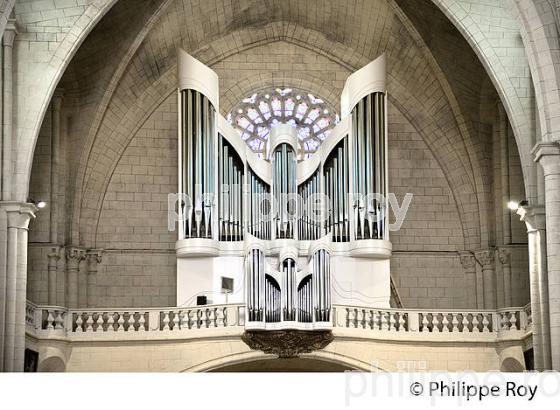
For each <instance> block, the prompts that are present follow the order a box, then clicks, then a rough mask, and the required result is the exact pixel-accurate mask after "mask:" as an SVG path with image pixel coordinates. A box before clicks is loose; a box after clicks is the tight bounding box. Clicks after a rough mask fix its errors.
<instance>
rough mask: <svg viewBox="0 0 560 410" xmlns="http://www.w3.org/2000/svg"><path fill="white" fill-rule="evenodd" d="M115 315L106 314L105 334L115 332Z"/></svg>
mask: <svg viewBox="0 0 560 410" xmlns="http://www.w3.org/2000/svg"><path fill="white" fill-rule="evenodd" d="M114 325H115V313H114V312H112V313H108V317H107V332H114V331H115V326H114Z"/></svg>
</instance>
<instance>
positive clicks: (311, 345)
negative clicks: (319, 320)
mask: <svg viewBox="0 0 560 410" xmlns="http://www.w3.org/2000/svg"><path fill="white" fill-rule="evenodd" d="M241 339H242V340H243V341H244V342H245V343H246V344H247V346H249V347H250V348H251V349H253V350H262V351H263V352H264V353H268V354H276V355H278V357H280V358H282V359H287V358H291V357H297V356H298V355H300V354H302V353H311V352H313V351H315V350H321V349H324V348H325V347H326V346H327V345H328V344H329V343H330V342H332V341H333V339H334V337H333V335H332V332H331V331H329V330H325V331H303V330H272V331H253V330H249V331H246V332H245V333H243V336H241Z"/></svg>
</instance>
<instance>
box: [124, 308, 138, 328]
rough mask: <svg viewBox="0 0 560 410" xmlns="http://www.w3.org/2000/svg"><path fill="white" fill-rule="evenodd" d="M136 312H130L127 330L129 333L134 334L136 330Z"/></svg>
mask: <svg viewBox="0 0 560 410" xmlns="http://www.w3.org/2000/svg"><path fill="white" fill-rule="evenodd" d="M135 315H136V312H130V313H129V315H128V328H127V329H126V331H127V332H134V331H136V329H135V328H134V323H135V322H136V319H135V317H134V316H135Z"/></svg>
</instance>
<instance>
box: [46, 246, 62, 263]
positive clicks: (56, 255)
mask: <svg viewBox="0 0 560 410" xmlns="http://www.w3.org/2000/svg"><path fill="white" fill-rule="evenodd" d="M60 249H61V248H60V246H51V247H50V248H49V253H48V254H47V257H48V258H49V260H51V259H53V260H55V261H57V260H59V259H60Z"/></svg>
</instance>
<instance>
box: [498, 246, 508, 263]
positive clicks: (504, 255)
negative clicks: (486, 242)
mask: <svg viewBox="0 0 560 410" xmlns="http://www.w3.org/2000/svg"><path fill="white" fill-rule="evenodd" d="M498 259H499V260H500V262H501V263H502V265H509V264H511V251H510V250H509V249H507V248H498Z"/></svg>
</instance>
